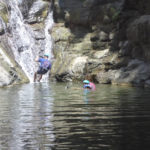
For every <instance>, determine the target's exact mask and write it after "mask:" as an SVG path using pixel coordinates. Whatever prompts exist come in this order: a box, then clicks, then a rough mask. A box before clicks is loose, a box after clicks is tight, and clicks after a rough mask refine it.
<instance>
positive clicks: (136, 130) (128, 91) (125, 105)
mask: <svg viewBox="0 0 150 150" xmlns="http://www.w3.org/2000/svg"><path fill="white" fill-rule="evenodd" d="M80 87H82V85H81V84H72V85H70V86H69V88H66V84H65V83H35V84H24V85H16V86H13V87H9V88H2V89H0V150H80V149H82V150H149V149H150V142H149V140H150V90H149V89H142V88H129V87H120V86H110V85H97V86H96V87H97V89H96V91H93V92H91V91H88V90H83V89H82V88H80Z"/></svg>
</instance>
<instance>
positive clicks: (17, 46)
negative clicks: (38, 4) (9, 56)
mask: <svg viewBox="0 0 150 150" xmlns="http://www.w3.org/2000/svg"><path fill="white" fill-rule="evenodd" d="M9 5H10V7H11V14H10V20H9V25H10V27H11V32H12V37H9V43H10V45H11V48H12V51H13V54H14V57H15V60H16V62H17V63H18V64H19V65H20V66H21V67H22V70H23V71H24V72H25V74H26V75H27V77H28V78H29V80H30V82H33V76H34V72H35V71H36V70H37V63H36V62H35V61H34V60H35V57H36V56H37V55H38V54H39V52H40V50H39V47H38V46H37V45H36V41H35V39H34V36H33V35H34V31H33V30H32V29H31V27H30V26H29V25H28V24H25V23H24V19H23V15H22V13H21V11H20V9H19V7H18V5H19V2H18V0H9ZM52 24H53V17H52V12H50V13H49V15H48V17H47V19H46V21H45V39H44V43H45V53H48V54H49V55H50V58H51V49H52V39H51V36H50V34H49V29H50V28H51V27H52ZM41 46H43V45H41ZM47 78H48V76H47V77H46V78H44V81H45V80H47Z"/></svg>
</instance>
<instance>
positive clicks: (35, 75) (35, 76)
mask: <svg viewBox="0 0 150 150" xmlns="http://www.w3.org/2000/svg"><path fill="white" fill-rule="evenodd" d="M36 78H37V72H35V73H34V82H36Z"/></svg>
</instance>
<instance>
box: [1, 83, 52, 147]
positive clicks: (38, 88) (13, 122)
mask: <svg viewBox="0 0 150 150" xmlns="http://www.w3.org/2000/svg"><path fill="white" fill-rule="evenodd" d="M45 84H46V83H45ZM45 84H37V85H34V84H30V85H23V86H21V87H18V86H16V87H14V88H8V89H6V91H5V92H6V93H7V94H6V95H4V97H3V99H1V104H2V107H0V109H1V111H0V112H1V113H0V121H1V128H0V138H1V142H0V145H1V146H0V147H2V148H6V149H13V150H21V149H35V148H38V149H42V148H43V147H51V146H52V144H51V143H49V141H53V140H54V138H55V137H54V134H53V125H52V122H51V119H52V118H53V115H52V113H51V112H52V107H53V97H52V94H51V93H52V90H51V87H50V86H49V85H45ZM3 92H4V91H3ZM7 95H11V98H10V99H9V100H8V99H7V97H6V96H7ZM2 109H3V110H2ZM2 113H3V114H2ZM2 118H4V120H5V122H4V121H2ZM2 133H4V134H2ZM35 145H36V147H35Z"/></svg>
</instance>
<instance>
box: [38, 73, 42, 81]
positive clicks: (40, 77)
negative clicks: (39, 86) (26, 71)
mask: <svg viewBox="0 0 150 150" xmlns="http://www.w3.org/2000/svg"><path fill="white" fill-rule="evenodd" d="M41 79H42V74H40V75H39V79H38V82H40V80H41Z"/></svg>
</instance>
